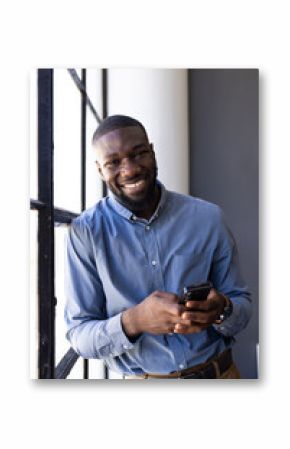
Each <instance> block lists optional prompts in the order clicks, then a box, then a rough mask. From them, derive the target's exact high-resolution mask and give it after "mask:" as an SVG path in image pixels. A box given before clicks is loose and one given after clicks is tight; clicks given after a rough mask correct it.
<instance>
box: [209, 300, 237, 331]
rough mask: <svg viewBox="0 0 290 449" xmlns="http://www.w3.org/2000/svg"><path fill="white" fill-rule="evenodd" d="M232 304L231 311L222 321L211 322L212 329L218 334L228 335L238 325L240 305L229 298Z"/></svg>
mask: <svg viewBox="0 0 290 449" xmlns="http://www.w3.org/2000/svg"><path fill="white" fill-rule="evenodd" d="M229 299H230V300H231V302H232V305H233V311H232V313H231V315H230V316H229V317H228V318H226V319H225V320H224V321H222V322H221V323H220V324H213V327H214V329H215V330H216V331H217V332H219V333H220V334H222V335H224V336H226V337H230V336H232V335H234V334H235V333H236V330H237V329H238V328H239V327H240V322H239V321H240V317H241V311H240V310H241V306H240V304H237V303H235V302H234V301H233V300H232V299H231V298H229Z"/></svg>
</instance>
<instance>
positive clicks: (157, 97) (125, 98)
mask: <svg viewBox="0 0 290 449" xmlns="http://www.w3.org/2000/svg"><path fill="white" fill-rule="evenodd" d="M187 98H188V95H187V70H185V69H139V68H138V69H132V68H128V69H124V68H120V69H116V68H112V69H109V70H108V113H109V115H112V114H125V115H130V116H132V117H134V118H136V119H137V120H139V121H141V123H142V124H143V125H144V126H145V128H146V130H147V132H148V135H149V140H150V141H151V142H153V144H154V148H155V152H156V157H157V163H158V168H159V179H160V181H161V182H163V183H164V184H165V185H166V187H167V188H168V189H170V190H175V191H178V192H180V193H188V192H189V167H188V165H189V164H188V160H189V145H188V103H187V101H188V100H187Z"/></svg>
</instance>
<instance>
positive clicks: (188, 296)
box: [179, 281, 213, 304]
mask: <svg viewBox="0 0 290 449" xmlns="http://www.w3.org/2000/svg"><path fill="white" fill-rule="evenodd" d="M212 288H213V285H212V283H211V282H209V281H208V282H203V283H202V284H195V285H188V286H187V287H184V288H183V294H182V296H181V298H180V301H179V304H185V303H186V301H204V300H205V299H206V298H207V296H208V294H209V292H210V290H211V289H212Z"/></svg>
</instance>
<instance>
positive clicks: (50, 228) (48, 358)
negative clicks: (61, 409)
mask: <svg viewBox="0 0 290 449" xmlns="http://www.w3.org/2000/svg"><path fill="white" fill-rule="evenodd" d="M38 200H39V201H41V202H42V203H44V204H45V206H44V207H43V208H41V209H40V210H39V212H38V267H39V272H38V297H39V308H38V323H39V352H38V375H39V378H40V379H51V378H54V366H55V360H54V358H55V355H54V349H55V348H54V338H55V331H54V325H55V323H54V320H55V314H54V307H55V299H54V215H53V70H51V69H39V70H38Z"/></svg>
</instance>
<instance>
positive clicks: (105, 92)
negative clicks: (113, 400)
mask: <svg viewBox="0 0 290 449" xmlns="http://www.w3.org/2000/svg"><path fill="white" fill-rule="evenodd" d="M102 116H103V119H105V118H106V117H107V116H108V69H102ZM107 193H108V190H107V186H106V183H105V182H104V181H103V191H102V194H103V196H106V195H107ZM104 378H105V379H108V378H109V370H108V368H107V366H106V364H105V363H104Z"/></svg>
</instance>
